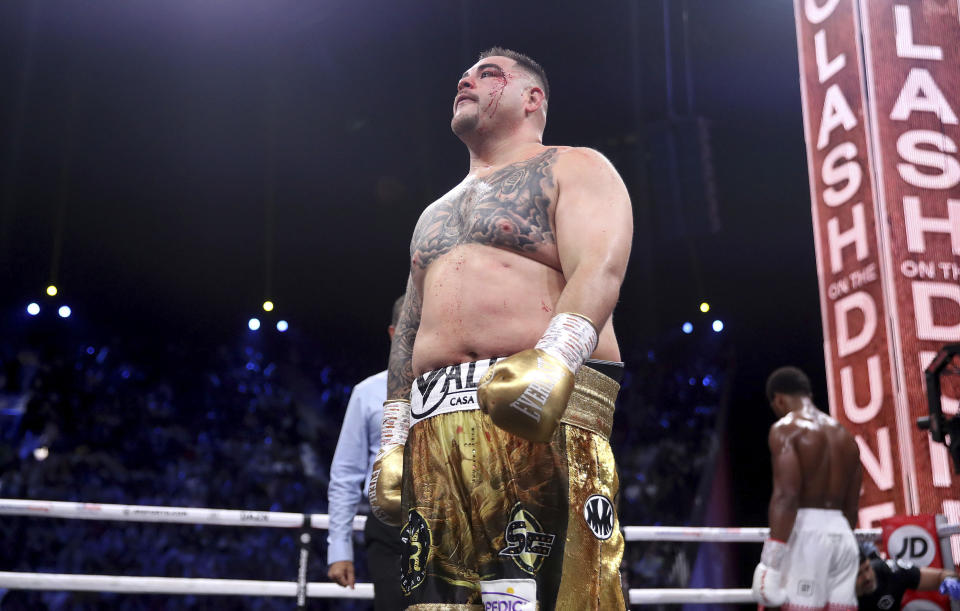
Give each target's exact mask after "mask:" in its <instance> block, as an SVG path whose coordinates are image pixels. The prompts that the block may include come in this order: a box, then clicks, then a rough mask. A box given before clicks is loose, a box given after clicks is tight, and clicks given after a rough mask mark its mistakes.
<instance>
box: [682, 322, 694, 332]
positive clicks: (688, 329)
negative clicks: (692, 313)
mask: <svg viewBox="0 0 960 611" xmlns="http://www.w3.org/2000/svg"><path fill="white" fill-rule="evenodd" d="M681 329H683V332H684V333H686V334H687V335H690V334H691V333H693V323H690V322H685V323H683V327H681Z"/></svg>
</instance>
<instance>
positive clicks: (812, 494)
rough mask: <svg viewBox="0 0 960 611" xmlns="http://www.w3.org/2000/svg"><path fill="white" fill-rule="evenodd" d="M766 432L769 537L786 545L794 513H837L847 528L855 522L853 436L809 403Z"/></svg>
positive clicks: (856, 460) (857, 492)
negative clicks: (811, 510)
mask: <svg viewBox="0 0 960 611" xmlns="http://www.w3.org/2000/svg"><path fill="white" fill-rule="evenodd" d="M800 400H802V401H804V405H803V406H802V407H800V408H799V409H796V410H793V411H791V412H790V413H788V414H787V415H785V416H784V417H783V418H781V419H780V420H779V421H778V422H777V423H776V424H774V425H773V427H771V429H770V436H769V443H770V453H771V456H772V458H773V480H774V481H773V488H774V490H773V496H772V497H771V499H770V515H769V518H770V536H771V537H773V538H774V539H778V540H780V541H786V540H787V539H789V537H790V533H791V531H792V530H793V523H794V520H795V519H796V515H797V509H799V508H804V507H808V508H816V509H837V510H839V511H842V512H843V514H844V516H845V517H846V518H847V521H848V522H849V523H850V527H851V528H854V527H855V525H856V522H857V506H858V501H859V496H860V480H861V472H860V453H859V450H858V448H857V444H856V442H855V441H854V440H853V437H852V436H851V435H850V433H848V432H847V431H846V430H845V429H844V428H843V427H842V426H840V424H839V423H838V422H837V421H836V420H834V419H833V418H831V417H830V416H828V415H827V414H824V413H823V412H821V411H820V410H818V409H817V408H816V407H815V406H814V405H813V404H812V403H811V402H810V401H809V399H800Z"/></svg>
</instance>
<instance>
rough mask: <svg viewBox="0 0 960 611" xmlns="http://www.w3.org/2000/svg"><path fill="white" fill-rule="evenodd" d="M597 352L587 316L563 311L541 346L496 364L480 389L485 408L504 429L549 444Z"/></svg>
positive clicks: (481, 404)
mask: <svg viewBox="0 0 960 611" xmlns="http://www.w3.org/2000/svg"><path fill="white" fill-rule="evenodd" d="M596 347H597V331H596V329H595V328H594V326H593V323H592V322H591V321H590V319H588V318H587V317H586V316H583V315H580V314H573V313H570V312H563V313H561V314H557V315H556V316H554V317H553V318H552V319H550V325H549V326H548V327H547V331H546V332H545V333H544V335H543V337H542V338H541V339H540V341H539V342H537V345H536V347H534V348H533V349H531V350H524V351H523V352H519V353H517V354H514V355H513V356H509V357H507V358H505V359H500V360H499V361H497V362H496V363H495V364H494V365H493V366H492V367H490V369H488V370H487V373H486V374H485V375H484V376H483V378H482V379H481V380H480V383H479V384H478V385H477V401H478V402H479V403H480V409H482V410H483V411H485V412H486V413H488V414H489V415H490V419H491V420H492V421H493V423H494V424H496V425H497V426H499V427H500V428H502V429H503V430H505V431H507V432H508V433H511V434H513V435H517V436H519V437H523V438H524V439H529V440H530V441H539V442H547V441H550V438H551V437H553V433H554V431H556V430H557V427H558V426H559V425H560V419H561V418H562V417H563V412H564V411H565V410H566V409H567V402H568V401H569V400H570V395H571V394H572V393H573V385H574V376H575V375H576V373H577V370H579V369H580V366H581V365H582V364H583V362H584V361H586V360H587V358H589V356H590V355H591V354H593V351H594V350H595V349H596Z"/></svg>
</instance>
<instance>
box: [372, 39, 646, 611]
mask: <svg viewBox="0 0 960 611" xmlns="http://www.w3.org/2000/svg"><path fill="white" fill-rule="evenodd" d="M548 98H549V89H548V84H547V79H546V75H545V74H544V73H543V70H542V69H541V68H540V66H539V65H538V64H537V63H536V62H534V61H533V60H531V59H530V58H528V57H526V56H523V55H521V54H518V53H516V52H513V51H509V50H506V49H500V48H494V49H491V50H489V51H487V52H485V53H483V54H481V58H480V60H479V61H478V62H477V63H476V64H475V65H474V66H472V67H471V68H470V69H468V70H467V71H466V72H464V73H463V76H462V77H461V78H460V81H459V83H458V85H457V92H456V95H455V98H454V101H453V119H452V121H451V127H452V129H453V131H454V133H455V134H456V135H457V136H458V137H459V138H460V139H461V140H462V141H463V142H464V144H466V146H467V149H468V151H469V153H470V170H469V172H468V174H467V176H466V178H465V179H464V180H463V181H462V182H461V183H460V184H459V185H457V186H456V187H455V188H454V189H453V190H452V191H450V192H449V193H447V194H446V195H444V196H443V197H441V198H440V199H439V200H437V201H436V202H434V203H433V204H431V205H430V206H429V207H428V208H427V209H426V210H425V211H424V212H423V214H422V215H421V217H420V220H419V222H418V223H417V226H416V229H415V231H414V234H413V240H412V242H411V246H410V278H409V282H408V284H407V297H406V302H405V304H404V307H403V311H402V313H401V316H400V321H399V323H398V325H397V331H396V334H395V336H394V339H393V343H392V346H391V351H390V367H389V377H388V383H387V386H388V397H389V398H388V400H387V402H386V404H385V408H384V428H383V446H382V448H381V462H380V463H379V466H380V469H379V472H378V477H377V481H375V482H373V483H372V484H371V503H372V504H375V505H376V507H377V509H376V511H378V512H380V513H381V514H389V515H387V518H388V519H389V518H390V517H391V516H395V517H394V519H396V520H397V521H398V522H399V521H401V515H402V522H403V534H402V539H403V542H404V545H405V547H406V553H405V557H404V568H403V574H402V578H401V585H402V587H403V589H404V593H405V596H406V598H407V604H408V605H409V607H408V609H414V610H426V609H431V610H437V609H443V610H460V609H464V610H466V609H471V610H473V609H510V610H512V611H527V610H531V611H532V610H533V609H537V608H539V609H541V610H546V609H565V610H571V611H574V610H576V611H582V610H587V609H603V610H604V611H607V610H611V609H623V608H624V601H623V596H622V592H621V586H620V576H619V565H620V560H621V557H622V553H623V538H622V536H621V534H620V530H619V526H618V523H617V519H616V514H615V511H614V506H613V503H614V500H615V496H616V494H617V489H618V482H617V475H616V467H615V464H614V461H613V455H612V453H611V451H610V446H609V444H608V442H607V438H608V436H609V433H610V428H611V425H612V417H613V402H614V399H615V398H616V393H617V391H618V390H619V384H618V378H619V374H620V371H621V370H622V363H620V350H619V347H618V344H617V339H616V337H615V335H614V331H613V325H612V323H611V313H612V312H613V308H614V305H615V304H616V301H617V298H618V295H619V291H620V284H621V282H622V281H623V275H624V272H625V270H626V265H627V259H628V257H629V254H630V243H631V237H632V233H633V221H632V215H631V208H630V201H629V196H628V195H627V191H626V188H625V187H624V185H623V182H622V181H621V179H620V176H619V175H618V174H617V172H616V170H615V169H614V168H613V166H612V165H611V164H610V163H609V162H608V161H607V160H606V159H605V158H604V157H603V156H601V155H600V154H598V153H597V152H595V151H593V150H590V149H582V148H572V147H554V146H549V147H548V146H544V145H543V144H542V142H541V139H542V133H543V129H544V125H545V123H546V115H547V100H548ZM588 358H589V359H590V360H587V359H588ZM478 385H479V387H480V388H479V392H478ZM407 401H409V403H408V402H407ZM407 419H409V422H410V426H409V438H406V445H405V448H403V446H402V444H403V443H404V439H405V436H404V434H403V429H404V421H405V420H407ZM402 448H403V449H402ZM401 451H403V454H402V458H403V461H402V469H403V495H402V509H403V511H402V514H401V513H400V512H398V511H397V510H398V509H399V507H398V505H399V503H398V502H397V497H396V486H397V483H398V477H397V474H398V460H397V459H398V457H399V456H400V455H401V454H400V452H401ZM538 605H539V606H538Z"/></svg>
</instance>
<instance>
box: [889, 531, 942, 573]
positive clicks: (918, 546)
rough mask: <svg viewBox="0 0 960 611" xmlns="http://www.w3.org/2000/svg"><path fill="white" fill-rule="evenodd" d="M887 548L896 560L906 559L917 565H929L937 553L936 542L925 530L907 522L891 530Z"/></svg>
mask: <svg viewBox="0 0 960 611" xmlns="http://www.w3.org/2000/svg"><path fill="white" fill-rule="evenodd" d="M887 550H888V551H889V552H890V554H891V555H892V556H893V558H894V559H896V560H906V561H908V562H912V563H913V564H914V565H916V566H918V567H925V566H930V563H931V562H933V559H934V557H936V555H937V548H936V543H935V542H934V540H933V537H932V536H931V535H930V533H928V532H927V531H926V530H924V529H922V528H920V527H919V526H916V525H913V524H909V525H907V526H901V527H900V528H898V529H896V530H895V531H893V533H892V534H891V535H890V539H889V540H888V541H887Z"/></svg>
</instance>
